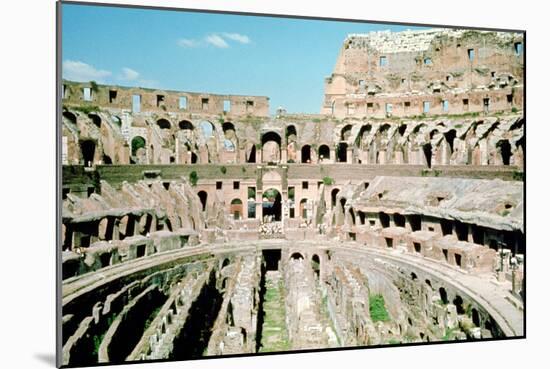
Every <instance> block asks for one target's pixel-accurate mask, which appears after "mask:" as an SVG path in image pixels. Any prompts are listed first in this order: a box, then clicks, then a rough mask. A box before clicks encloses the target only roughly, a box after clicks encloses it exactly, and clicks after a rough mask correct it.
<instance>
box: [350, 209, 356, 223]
mask: <svg viewBox="0 0 550 369" xmlns="http://www.w3.org/2000/svg"><path fill="white" fill-rule="evenodd" d="M349 215H350V219H351V224H352V225H355V211H353V208H349Z"/></svg>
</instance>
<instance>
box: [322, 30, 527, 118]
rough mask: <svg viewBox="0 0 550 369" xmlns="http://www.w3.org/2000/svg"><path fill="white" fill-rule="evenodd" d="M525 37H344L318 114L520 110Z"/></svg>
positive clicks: (466, 33)
mask: <svg viewBox="0 0 550 369" xmlns="http://www.w3.org/2000/svg"><path fill="white" fill-rule="evenodd" d="M523 71H524V64H523V35H522V34H519V33H505V32H482V31H473V30H460V31H459V30H447V29H433V30H426V31H404V32H398V33H392V32H389V31H386V32H372V33H369V34H359V35H349V36H348V37H347V38H346V39H345V40H344V44H343V46H342V49H341V51H340V53H339V55H338V58H337V61H336V65H335V67H334V71H333V73H332V75H331V76H329V77H328V78H326V80H325V99H324V102H323V105H322V108H321V113H322V114H328V115H333V116H335V117H339V118H343V117H347V116H352V117H384V116H387V115H393V116H414V115H421V114H425V115H439V114H464V113H468V112H495V111H510V110H512V109H514V110H521V109H522V108H523Z"/></svg>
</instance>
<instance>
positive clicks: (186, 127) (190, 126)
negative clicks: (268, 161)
mask: <svg viewBox="0 0 550 369" xmlns="http://www.w3.org/2000/svg"><path fill="white" fill-rule="evenodd" d="M178 127H179V128H180V129H181V130H189V131H193V130H194V129H195V127H194V126H193V123H191V122H190V121H188V120H182V121H181V122H179V123H178Z"/></svg>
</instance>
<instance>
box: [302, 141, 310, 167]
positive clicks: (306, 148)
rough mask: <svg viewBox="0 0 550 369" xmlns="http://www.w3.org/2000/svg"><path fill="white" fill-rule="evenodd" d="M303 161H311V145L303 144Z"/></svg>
mask: <svg viewBox="0 0 550 369" xmlns="http://www.w3.org/2000/svg"><path fill="white" fill-rule="evenodd" d="M302 163H308V164H310V163H311V146H309V145H304V146H302Z"/></svg>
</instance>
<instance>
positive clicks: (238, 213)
mask: <svg viewBox="0 0 550 369" xmlns="http://www.w3.org/2000/svg"><path fill="white" fill-rule="evenodd" d="M230 213H231V214H233V219H235V220H240V219H242V217H243V202H242V201H241V199H233V200H232V201H231V209H230Z"/></svg>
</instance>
